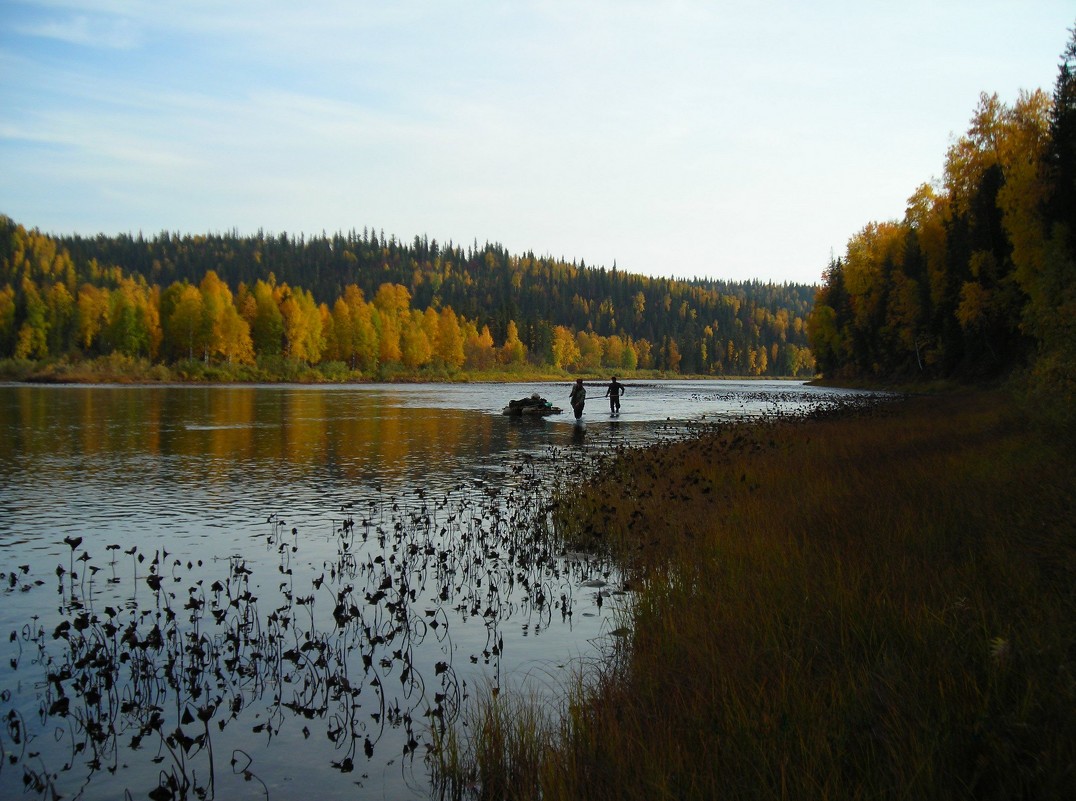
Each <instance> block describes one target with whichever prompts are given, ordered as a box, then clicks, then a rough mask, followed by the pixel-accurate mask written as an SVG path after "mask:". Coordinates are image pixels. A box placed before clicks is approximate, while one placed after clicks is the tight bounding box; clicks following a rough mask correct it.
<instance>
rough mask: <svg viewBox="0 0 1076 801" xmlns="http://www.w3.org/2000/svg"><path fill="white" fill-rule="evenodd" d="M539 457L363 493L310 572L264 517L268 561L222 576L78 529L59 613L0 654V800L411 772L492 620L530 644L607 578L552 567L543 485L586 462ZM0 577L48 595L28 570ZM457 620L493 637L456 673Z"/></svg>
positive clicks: (37, 620)
mask: <svg viewBox="0 0 1076 801" xmlns="http://www.w3.org/2000/svg"><path fill="white" fill-rule="evenodd" d="M549 456H550V458H549V459H548V460H542V459H535V458H532V457H524V458H523V459H522V460H521V461H519V462H518V463H516V464H514V465H512V466H510V467H508V468H506V469H505V470H504V471H503V472H501V473H490V474H488V475H487V477H486V478H484V479H475V480H474V481H473V482H471V483H468V484H460V485H457V486H456V487H453V488H451V489H449V490H443V491H438V492H437V493H434V492H432V491H427V490H422V489H417V490H414V491H412V492H410V493H401V494H396V495H389V494H382V493H380V492H376V491H375V492H373V493H372V494H371V495H370V496H369V497H365V498H359V499H357V500H355V501H354V502H353V503H349V504H347V505H346V506H345V507H344V508H342V509H341V510H340V512H339V514H340V515H341V517H340V518H339V519H338V520H337V521H336V522H335V524H334V532H333V538H334V540H335V546H336V547H335V553H336V555H335V558H331V559H325V560H323V561H322V562H321V563H320V565H316V566H314V565H311V564H310V563H309V562H306V561H304V553H303V550H304V546H303V542H304V537H303V536H300V532H298V531H297V530H296V529H295V528H291V527H289V526H288V525H287V524H286V522H285V521H284V520H282V519H280V518H278V517H277V516H276V515H273V516H270V518H269V520H268V521H267V523H266V532H265V534H264V535H262V537H261V547H264V548H265V549H266V550H265V558H262V557H258V556H257V555H250V556H249V557H244V556H239V555H236V556H232V557H230V558H229V559H228V562H227V569H226V570H221V571H219V572H218V571H217V570H215V568H216V567H217V565H216V564H214V563H212V562H208V563H203V562H201V561H181V560H179V559H176V558H175V557H173V556H171V555H170V554H169V553H168V552H167V551H166V550H156V551H154V552H152V553H143V552H142V551H140V550H139V549H138V548H137V547H132V548H130V549H127V550H126V551H124V550H122V549H121V547H120V546H108V547H107V548H106V552H105V553H104V554H100V553H96V554H91V553H89V551H88V550H83V549H82V548H81V545H82V541H81V538H70V537H69V538H68V539H67V543H68V545H69V546H70V559H69V560H68V564H67V566H66V567H64V566H61V567H59V568H58V569H57V578H58V581H57V583H56V585H54V586H55V591H56V600H57V601H58V604H57V607H56V608H57V610H58V613H59V614H58V616H55V617H52V616H48V615H45V614H42V615H40V616H37V615H35V616H34V617H33V618H32V619H30V620H28V621H26V623H25V624H24V625H23V626H22V627H21V628H20V629H19V630H18V631H14V632H12V633H11V635H10V638H9V641H8V646H7V648H8V651H7V653H6V655H7V657H8V659H7V661H9V662H10V666H11V668H12V669H13V671H14V676H15V679H14V680H13V681H9V682H8V684H7V687H8V689H4V690H3V694H2V698H0V702H2V704H3V714H4V726H3V731H2V732H0V749H2V754H0V757H2V762H3V764H2V766H0V790H3V792H9V791H11V792H13V791H14V789H15V788H16V787H22V788H23V789H24V790H26V791H31V792H33V793H36V794H37V795H39V796H41V797H50V798H51V797H57V796H59V795H70V794H78V793H80V792H84V793H85V794H86V795H87V796H92V795H93V794H94V792H101V790H98V788H99V787H100V788H102V790H104V789H106V788H108V787H110V786H112V785H113V784H114V783H116V782H118V783H119V785H120V786H121V787H123V788H125V790H124V791H123V792H129V793H130V794H131V795H133V796H138V795H140V794H142V793H144V792H148V793H149V796H150V797H151V798H152V799H175V798H212V797H228V793H229V790H228V789H226V788H228V787H231V786H232V785H234V784H235V783H237V782H242V783H243V788H244V790H243V791H244V792H246V793H247V794H248V795H250V792H251V788H252V787H253V788H254V790H255V792H254V795H255V797H271V796H272V793H271V792H270V790H269V787H270V786H273V785H274V784H275V783H276V782H277V781H279V780H281V778H282V776H281V774H283V776H284V778H286V777H287V774H288V773H289V772H294V773H297V774H299V775H310V767H309V766H308V765H307V766H301V765H296V764H295V761H294V758H293V759H289V753H288V752H289V751H292V750H295V751H296V753H298V752H299V751H301V750H302V749H303V748H310V749H311V751H310V753H314V754H316V755H317V759H318V760H319V764H318V765H317V766H315V770H328V769H334V770H335V771H338V772H340V773H342V774H355V775H357V776H358V779H357V781H359V782H360V783H361V782H362V781H363V780H364V778H365V773H364V772H363V769H364V768H367V769H368V768H370V767H372V766H375V765H376V764H378V763H377V762H375V755H377V759H378V760H381V764H389V763H391V762H393V761H395V760H400V761H401V770H403V771H405V773H406V774H407V775H410V773H411V771H413V769H414V764H413V763H414V757H415V755H416V754H419V755H420V756H421V755H422V754H424V753H425V748H424V744H426V743H428V738H429V736H430V730H431V729H435V730H441V731H443V730H444V728H445V727H447V726H450V725H451V724H452V723H453V722H454V721H455V720H456V719H457V717H458V715H459V713H460V709H461V705H462V703H463V700H464V698H465V696H466V694H467V678H466V677H467V675H468V670H469V666H470V665H471V664H474V665H483V666H489V667H490V669H492V670H493V673H494V676H495V679H494V680H495V681H499V680H500V665H501V656H502V653H503V648H504V638H503V633H502V627H503V625H504V624H505V623H506V622H507V621H512V622H513V623H517V622H520V621H522V622H523V623H524V625H525V626H526V628H527V630H529V632H530V633H531V634H532V635H538V634H540V633H541V632H542V631H544V629H545V628H547V627H548V626H549V625H550V624H551V622H552V621H553V619H554V617H557V618H559V619H560V620H562V621H563V620H568V619H570V617H571V616H572V614H573V607H574V603H575V601H574V598H573V587H575V586H579V585H580V583H581V582H582V581H583V580H584V579H586V578H588V577H590V576H591V575H592V574H593V571H594V570H596V569H601V565H600V564H599V563H598V562H597V561H592V560H588V559H587V558H586V557H579V558H578V559H576V560H574V561H569V560H567V559H565V558H563V557H562V556H561V555H560V554H559V550H558V546H557V544H556V542H555V538H554V535H553V532H551V531H550V527H549V524H548V511H549V498H550V497H551V493H552V491H553V485H554V484H555V483H556V482H558V481H562V480H565V479H568V478H570V474H571V473H572V472H573V471H578V470H582V469H586V467H585V465H584V462H583V461H582V460H577V461H575V462H574V463H569V462H568V460H567V458H566V457H565V455H564V454H558V453H556V452H553V453H551V454H550V455H549ZM554 463H555V464H556V466H557V468H558V473H557V474H556V475H553V474H552V473H551V472H550V471H549V470H548V469H547V467H548V465H550V464H554ZM102 560H103V561H102ZM221 564H222V563H221ZM266 572H267V573H269V575H264V573H266ZM221 573H222V574H223V575H221ZM258 573H262V575H258ZM606 574H607V570H606ZM3 580H4V582H5V585H4V586H5V589H6V591H7V592H8V593H16V592H28V593H33V592H47V590H45V589H44V588H45V587H47V586H48V583H47V582H46V581H45V579H44V577H35V576H33V575H31V573H30V568H29V566H24V568H20V569H17V570H15V571H13V572H11V573H7V574H4V575H3ZM147 588H148V590H147ZM47 606H48V604H47V603H44V602H43V603H41V604H40V608H42V609H44V608H45V607H47ZM467 626H471V627H477V628H478V630H479V631H482V630H484V632H485V636H484V642H481V640H482V639H483V638H482V637H481V635H479V637H478V638H477V640H476V639H474V638H473V637H472V638H471V639H469V640H468V642H469V643H478V644H477V645H476V646H475V647H473V648H472V649H471V653H470V654H469V655H468V657H467V661H466V662H465V663H464V664H462V665H461V664H458V663H457V654H456V651H455V649H454V647H453V632H454V630H456V629H459V628H460V627H467ZM457 634H458V632H457ZM457 639H459V638H458V637H457ZM470 670H471V671H474V670H478V668H470ZM297 729H298V730H300V731H298V732H297V731H296V730H297ZM300 732H301V733H300ZM300 737H301V738H302V740H300V739H299V738H300ZM300 743H301V744H302V746H301V747H300V745H299V744H300ZM326 743H328V750H327V751H326V750H325V748H326V747H325V744H326ZM274 747H275V748H276V750H274ZM266 749H268V750H266ZM281 749H284V750H283V752H282V751H281ZM304 753H305V751H304ZM420 761H421V760H420ZM356 772H357V773H356ZM349 778H351V776H349ZM353 780H354V779H353ZM131 787H134V788H135V789H133V790H128V789H127V788H131ZM3 788H6V790H5V789H3ZM233 789H234V787H233ZM0 794H3V793H2V792H0Z"/></svg>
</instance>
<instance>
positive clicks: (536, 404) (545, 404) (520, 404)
mask: <svg viewBox="0 0 1076 801" xmlns="http://www.w3.org/2000/svg"><path fill="white" fill-rule="evenodd" d="M560 413H561V408H560V407H559V406H554V405H553V404H552V403H550V402H549V401H547V400H546V399H545V398H543V397H542V396H541V395H539V394H538V393H537V392H536V393H534V394H533V395H531V396H530V397H529V398H520V399H519V400H511V401H508V405H507V406H505V407H504V409H503V410H502V411H501V414H506V415H509V416H510V417H545V416H547V415H550V414H560Z"/></svg>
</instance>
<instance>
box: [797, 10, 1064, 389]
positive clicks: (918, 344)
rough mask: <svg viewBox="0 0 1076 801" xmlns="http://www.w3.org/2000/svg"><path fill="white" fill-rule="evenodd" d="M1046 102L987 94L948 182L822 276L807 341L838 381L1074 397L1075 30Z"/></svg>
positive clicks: (952, 152)
mask: <svg viewBox="0 0 1076 801" xmlns="http://www.w3.org/2000/svg"><path fill="white" fill-rule="evenodd" d="M1061 59H1062V60H1061V64H1060V67H1059V71H1058V77H1057V83H1056V87H1055V90H1054V93H1053V97H1051V96H1050V95H1049V94H1048V93H1046V92H1044V91H1042V90H1038V91H1035V92H1023V93H1021V94H1020V96H1019V98H1018V99H1017V101H1016V103H1015V104H1014V105H1012V106H1008V105H1006V104H1004V103H1002V102H1000V101H999V100H998V97H997V95H996V94H995V95H988V94H983V95H982V96H981V97H980V102H979V106H978V108H977V109H975V113H974V115H973V116H972V119H971V125H970V127H969V129H968V132H967V134H965V135H964V136H962V137H960V138H959V140H957V141H955V142H954V143H953V144H952V146H951V147H950V148H949V151H948V153H947V155H946V159H945V167H944V174H943V176H942V178H941V179H940V180H938V181H935V182H933V183H927V184H923V185H922V186H920V187H919V188H918V189H917V190H916V191H915V192H914V194H913V195H912V196H911V198H909V200H908V205H907V211H906V213H905V215H904V219H902V220H892V221H887V222H871V223H869V224H868V225H866V226H865V227H864V228H863V229H862V230H861V231H860V232H859V233H858V234H856V235H855V236H854V237H852V239H851V240H850V241H849V242H848V247H847V252H846V254H845V256H844V258H843V259H838V260H835V261H834V262H833V263H832V264H830V266H829V269H828V270H827V272H826V273H825V276H824V283H823V286H822V288H821V290H820V291H819V293H818V296H817V299H816V304H815V308H814V310H813V312H812V314H811V316H810V322H809V328H810V339H811V344H812V349H813V351H814V354H815V358H816V359H817V362H818V367H819V369H820V371H821V372H822V373H823V374H825V375H827V376H831V377H861V378H874V379H877V378H880V377H901V378H905V379H907V378H913V377H915V378H918V377H925V378H949V377H956V378H963V379H981V378H988V377H993V376H998V375H1004V374H1007V373H1009V372H1011V371H1012V370H1013V369H1014V368H1023V367H1024V366H1026V365H1029V364H1031V365H1033V368H1034V375H1035V376H1036V377H1037V379H1038V380H1039V381H1040V382H1045V383H1046V384H1049V385H1051V386H1053V387H1055V388H1058V387H1062V388H1065V392H1067V395H1068V397H1070V398H1071V397H1072V392H1073V386H1074V385H1076V379H1074V376H1076V373H1074V365H1076V29H1074V30H1073V32H1072V38H1071V39H1070V41H1069V42H1068V45H1067V46H1066V48H1065V50H1064V52H1063V53H1062V56H1061Z"/></svg>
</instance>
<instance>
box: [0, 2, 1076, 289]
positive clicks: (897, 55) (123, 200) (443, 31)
mask: <svg viewBox="0 0 1076 801" xmlns="http://www.w3.org/2000/svg"><path fill="white" fill-rule="evenodd" d="M1074 23H1076V6H1073V4H1072V0H1063V2H1062V1H1060V0H1058V1H1056V2H1055V1H1054V0H1011V1H1009V2H1000V1H998V0H973V1H970V2H966V1H965V0H953V1H952V2H950V1H949V0H931V1H930V2H924V1H922V0H905V1H904V2H899V3H898V2H884V3H883V2H869V1H868V0H855V1H854V2H835V1H833V0H816V1H815V2H811V3H807V2H794V1H793V0H781V1H778V2H747V1H746V0H744V1H743V2H726V1H724V0H714V1H713V2H690V1H689V0H685V1H684V2H675V0H674V1H673V2H632V0H597V1H596V2H581V1H580V2H559V1H558V0H550V1H548V2H474V1H471V2H407V1H406V0H404V1H403V2H367V1H366V0H361V1H359V2H356V1H355V0H334V1H333V2H318V1H317V0H315V1H314V2H307V3H297V2H295V0H288V2H278V0H196V1H193V2H182V1H177V2H169V0H153V2H142V0H26V1H23V0H0V213H2V214H6V215H8V216H10V217H12V218H13V219H14V220H15V221H16V222H18V223H21V224H23V225H25V226H27V227H31V228H33V227H36V228H40V229H42V230H43V231H46V232H50V233H80V234H84V235H94V234H97V233H100V232H104V233H107V234H116V233H121V232H130V233H137V232H139V231H142V232H143V233H144V234H146V235H147V236H148V235H152V234H155V233H158V232H160V231H161V230H164V229H167V230H169V231H178V232H181V233H206V232H225V231H231V230H232V229H236V230H238V231H239V232H240V233H241V234H247V233H254V232H256V231H257V230H258V229H259V228H260V229H263V230H265V231H266V232H267V233H280V232H284V231H286V232H288V233H289V234H297V233H300V232H305V233H320V232H322V231H326V232H329V233H333V232H335V231H347V230H349V229H352V228H354V229H357V230H359V231H361V230H362V229H363V227H364V226H369V227H372V228H375V229H377V230H383V231H384V232H385V234H386V235H390V234H394V235H396V236H397V237H398V238H399V239H402V240H404V241H410V240H411V239H413V238H414V237H415V236H416V235H420V236H421V235H427V236H429V237H430V238H431V239H437V240H439V241H441V242H446V241H449V240H451V241H454V242H456V243H457V244H462V245H470V244H471V243H472V242H473V241H475V240H477V241H478V242H479V244H483V243H485V242H487V241H489V242H500V243H502V244H503V245H504V246H505V247H506V248H507V249H508V250H509V251H510V252H513V253H523V252H526V251H528V250H533V251H534V252H535V253H537V254H539V255H552V256H556V257H564V258H566V259H568V260H580V259H583V260H585V261H586V263H587V264H588V265H593V266H599V265H605V266H606V267H611V266H612V265H613V262H614V261H615V262H616V263H617V265H618V267H619V268H620V269H623V270H629V271H632V272H639V273H644V274H647V275H671V276H679V277H693V276H700V277H710V278H727V279H733V280H747V279H753V278H757V279H761V280H775V281H800V282H814V281H818V280H819V279H820V276H821V273H822V271H823V269H824V268H825V267H826V265H827V263H828V261H829V258H830V255H831V253H835V254H837V255H840V254H842V253H843V251H844V247H845V245H846V243H847V241H848V238H849V237H850V236H852V235H853V234H854V233H855V232H856V231H858V230H859V229H860V228H862V227H863V225H865V224H866V223H867V222H870V221H872V220H884V219H890V218H898V217H901V216H902V215H903V212H904V205H905V200H906V199H907V198H908V196H909V195H911V193H912V192H913V191H914V189H915V188H916V187H917V186H918V185H919V184H920V183H922V182H924V181H929V180H931V179H932V178H936V177H938V176H940V174H941V171H942V166H943V163H944V158H945V152H946V149H947V147H948V146H949V144H950V142H951V141H952V138H953V137H954V136H959V135H961V134H963V133H964V132H965V131H966V130H967V127H968V121H969V120H970V118H971V115H972V113H973V111H974V109H975V107H976V105H977V103H978V97H979V93H980V92H982V91H986V92H991V93H992V92H997V93H998V94H999V96H1000V97H1001V99H1002V100H1003V101H1005V102H1007V103H1011V102H1013V101H1014V100H1015V99H1016V97H1017V93H1018V91H1019V90H1020V89H1028V90H1031V89H1037V88H1042V89H1045V90H1047V91H1049V92H1052V90H1053V86H1054V80H1055V78H1056V76H1057V65H1058V63H1059V54H1060V52H1061V50H1062V48H1063V47H1064V45H1065V43H1066V42H1067V41H1068V38H1069V34H1068V30H1069V29H1070V28H1071V27H1072V26H1073V24H1074Z"/></svg>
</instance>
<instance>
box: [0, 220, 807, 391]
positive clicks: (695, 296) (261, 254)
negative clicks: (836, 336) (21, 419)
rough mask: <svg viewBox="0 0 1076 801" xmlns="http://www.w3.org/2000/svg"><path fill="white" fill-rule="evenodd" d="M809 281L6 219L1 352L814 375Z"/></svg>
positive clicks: (42, 356) (385, 242) (323, 239)
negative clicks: (57, 228) (90, 232)
mask: <svg viewBox="0 0 1076 801" xmlns="http://www.w3.org/2000/svg"><path fill="white" fill-rule="evenodd" d="M815 290H816V288H815V287H812V286H808V285H788V284H785V285H774V284H764V283H759V282H750V283H721V282H705V281H699V280H693V281H683V280H673V279H665V278H648V277H645V276H640V275H633V274H629V273H625V272H622V271H620V270H618V269H617V268H616V266H615V265H614V267H613V268H612V269H611V270H607V269H605V268H591V267H587V266H586V265H585V264H575V263H567V262H565V261H563V260H558V259H553V258H548V257H537V256H535V255H534V254H533V253H527V254H525V255H522V256H516V255H512V254H509V253H507V252H506V251H505V250H504V249H503V248H502V247H500V246H498V245H489V244H487V245H485V246H484V247H479V246H478V245H477V243H476V244H475V245H474V246H472V247H469V248H467V249H464V248H462V247H459V246H456V245H453V244H451V243H449V244H447V245H441V244H439V243H437V242H436V241H429V240H427V239H425V238H420V237H416V238H415V239H414V241H413V242H411V243H409V244H404V243H402V242H400V241H398V240H396V239H395V238H394V237H388V238H386V237H385V235H384V233H383V232H381V233H377V232H374V231H372V230H370V229H364V230H363V231H362V233H361V234H360V233H358V232H357V231H351V232H349V233H347V234H342V233H338V234H335V235H331V236H330V235H326V234H322V235H320V236H315V237H306V236H304V235H300V236H289V235H287V234H284V233H282V234H279V235H275V236H271V235H266V234H264V233H263V232H259V233H258V234H257V235H254V236H240V235H239V234H238V233H235V232H232V233H230V234H226V235H219V234H218V235H199V236H194V235H179V234H176V233H168V232H163V233H160V234H158V235H156V236H153V237H151V238H145V237H143V236H142V235H141V234H139V235H137V236H131V235H120V236H105V235H100V236H97V237H93V238H86V237H79V236H60V237H57V236H51V235H47V234H44V233H42V232H41V231H39V230H37V229H29V230H28V229H26V228H24V227H23V226H22V225H20V224H17V223H16V222H15V221H13V220H11V219H9V218H7V217H0V358H3V357H11V358H14V359H20V360H38V361H42V360H49V359H67V360H75V361H77V360H80V359H86V358H94V357H98V356H102V355H108V354H117V353H118V354H122V355H125V356H131V357H141V358H145V359H149V360H151V361H153V362H155V363H164V364H172V363H180V362H184V361H186V362H193V361H196V360H200V361H201V362H203V363H206V364H213V363H217V364H219V363H231V364H255V363H257V364H260V365H261V364H271V363H273V361H274V360H276V361H278V362H279V361H280V360H291V361H297V362H301V363H304V364H307V365H318V366H320V367H321V369H323V370H324V371H325V372H326V373H327V374H332V375H333V376H334V377H341V376H351V377H361V378H376V377H385V376H386V375H399V374H400V373H401V371H402V372H407V373H411V374H426V375H451V374H453V373H454V372H457V371H460V370H467V371H483V370H490V369H495V368H496V369H504V368H505V367H508V368H515V367H519V368H520V369H522V368H525V367H527V366H530V367H542V368H554V369H562V370H570V371H597V370H614V371H615V370H622V371H631V370H636V369H643V370H660V371H665V372H668V373H674V374H675V373H692V374H699V373H701V374H712V375H770V376H792V375H811V374H813V372H814V360H813V357H812V355H811V353H810V350H809V348H808V344H807V326H806V320H807V317H808V314H809V313H810V309H811V304H812V300H813V295H814V292H815Z"/></svg>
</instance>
